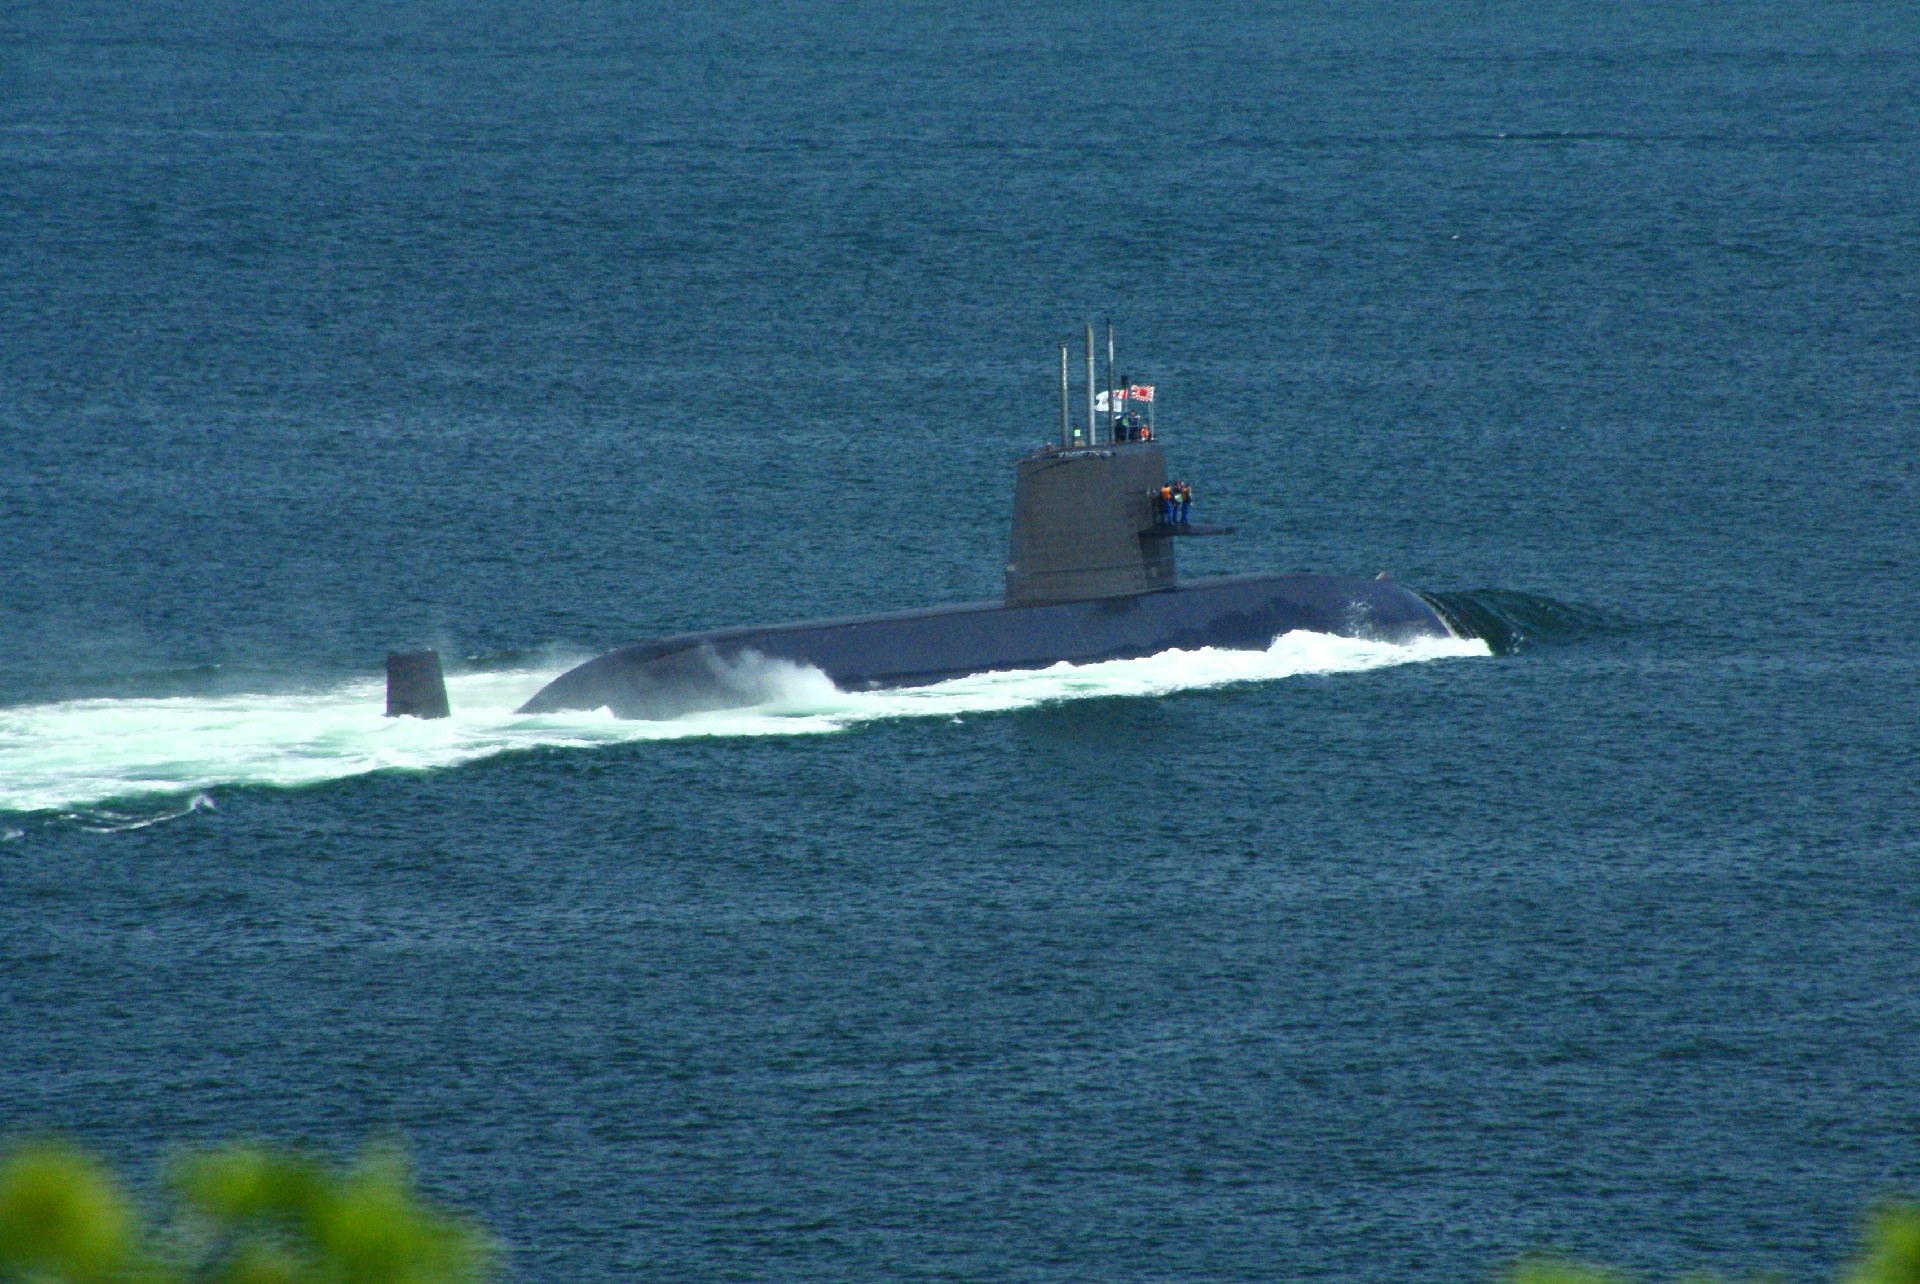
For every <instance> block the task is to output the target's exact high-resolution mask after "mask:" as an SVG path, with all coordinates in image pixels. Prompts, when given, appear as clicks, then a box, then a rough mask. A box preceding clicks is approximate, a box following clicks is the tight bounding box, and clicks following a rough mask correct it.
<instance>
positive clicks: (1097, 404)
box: [1093, 388, 1127, 415]
mask: <svg viewBox="0 0 1920 1284" xmlns="http://www.w3.org/2000/svg"><path fill="white" fill-rule="evenodd" d="M1126 399H1127V390H1126V389H1125V388H1118V389H1115V390H1114V394H1113V409H1115V410H1118V409H1120V403H1121V402H1123V401H1125V400H1126ZM1093 408H1094V409H1095V410H1097V411H1099V412H1100V413H1101V414H1103V415H1104V414H1106V413H1107V393H1106V389H1104V388H1103V389H1101V390H1100V391H1099V392H1096V393H1094V394H1093Z"/></svg>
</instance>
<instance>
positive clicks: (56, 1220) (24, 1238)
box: [0, 1140, 1920, 1284]
mask: <svg viewBox="0 0 1920 1284" xmlns="http://www.w3.org/2000/svg"><path fill="white" fill-rule="evenodd" d="M165 1185H166V1189H167V1190H168V1191H169V1192H171V1193H172V1195H173V1196H174V1197H175V1198H176V1199H177V1201H178V1207H177V1208H176V1209H175V1210H174V1212H173V1215H172V1217H171V1218H170V1219H169V1220H168V1221H166V1222H165V1223H163V1224H162V1226H161V1227H160V1228H159V1229H157V1230H150V1229H148V1228H147V1227H146V1226H145V1225H144V1224H143V1222H142V1219H141V1217H140V1215H139V1212H138V1211H137V1210H136V1209H135V1207H134V1204H133V1202H132V1201H131V1200H130V1199H129V1198H128V1197H127V1196H126V1195H125V1194H124V1193H123V1192H122V1191H121V1189H120V1187H119V1185H118V1183H116V1182H115V1181H114V1179H113V1176H112V1174H110V1173H109V1172H108V1171H107V1170H106V1168H105V1167H104V1166H102V1165H101V1164H100V1163H99V1161H97V1160H95V1159H94V1158H92V1157H91V1156H89V1155H87V1154H85V1153H84V1152H82V1151H80V1150H78V1149H76V1148H75V1147H73V1146H71V1145H69V1144H67V1143H65V1142H62V1141H46V1140H42V1141H27V1142H21V1143H16V1144H14V1145H13V1146H11V1147H10V1148H9V1149H7V1150H6V1151H5V1152H4V1153H0V1284H16V1282H18V1284H473V1282H477V1281H482V1280H486V1279H490V1278H491V1277H492V1275H493V1272H494V1265H495V1262H496V1250H495V1247H494V1243H493V1240H492V1239H491V1238H490V1237H489V1236H488V1235H487V1234H486V1232H484V1231H483V1230H481V1229H480V1228H479V1227H478V1226H476V1225H475V1224H473V1223H471V1222H469V1221H466V1220H465V1219H463V1218H460V1217H458V1216H455V1215H453V1214H451V1213H447V1212H443V1211H441V1210H439V1209H437V1208H435V1207H434V1206H433V1205H431V1204H429V1203H427V1202H426V1201H425V1200H423V1199H422V1198H421V1196H420V1194H419V1192H418V1191H417V1190H416V1189H415V1188H414V1184H413V1174H412V1171H411V1169H410V1168H409V1167H408V1165H407V1162H406V1157H405V1156H404V1155H403V1154H402V1153H401V1152H400V1151H399V1150H398V1149H397V1148H394V1147H390V1146H389V1147H375V1148H372V1149H370V1150H368V1151H367V1152H365V1153H364V1154H363V1155H362V1156H361V1157H360V1159H359V1160H358V1161H357V1162H356V1163H354V1164H352V1165H350V1166H348V1167H346V1168H344V1169H340V1168H336V1167H334V1166H331V1165H329V1164H327V1163H326V1162H324V1161H322V1160H319V1159H316V1158H314V1157H312V1156H309V1155H305V1154H302V1153H300V1152H298V1151H292V1150H285V1149H280V1148H275V1147H270V1146H251V1145H233V1146H222V1147H219V1148H217V1149H213V1150H205V1151H199V1152H196V1153H193V1154H190V1155H188V1156H186V1157H185V1158H183V1159H181V1160H179V1161H178V1162H176V1163H174V1164H172V1165H170V1166H169V1168H168V1171H167V1177H166V1183H165ZM1507 1280H1508V1282H1509V1284H1626V1281H1625V1277H1624V1276H1621V1275H1619V1274H1617V1273H1615V1272H1613V1271H1609V1270H1603V1269H1600V1268H1598V1267H1593V1266H1586V1265H1583V1264H1580V1263H1575V1262H1564V1261H1557V1260H1554V1259H1551V1258H1541V1259H1534V1260H1530V1261H1527V1262H1523V1263H1521V1264H1520V1265H1519V1266H1516V1267H1515V1268H1514V1269H1513V1270H1512V1271H1510V1272H1509V1273H1508V1275H1507ZM1844 1284H1920V1204H1888V1205H1885V1206H1883V1207H1882V1208H1880V1209H1879V1210H1877V1211H1876V1212H1875V1213H1874V1215H1873V1216H1872V1218H1871V1220H1870V1221H1869V1223H1868V1226H1867V1234H1866V1245H1865V1249H1864V1251H1863V1252H1862V1253H1861V1255H1860V1257H1859V1258H1858V1259H1857V1260H1856V1261H1855V1262H1854V1264H1853V1266H1852V1267H1851V1268H1850V1270H1849V1272H1848V1274H1847V1275H1846V1277H1845V1280H1844Z"/></svg>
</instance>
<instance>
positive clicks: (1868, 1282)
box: [1847, 1204, 1920, 1284]
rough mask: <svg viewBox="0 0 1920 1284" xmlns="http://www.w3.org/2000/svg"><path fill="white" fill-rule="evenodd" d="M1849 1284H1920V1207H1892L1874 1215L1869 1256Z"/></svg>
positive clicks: (1855, 1270)
mask: <svg viewBox="0 0 1920 1284" xmlns="http://www.w3.org/2000/svg"><path fill="white" fill-rule="evenodd" d="M1847 1284H1920V1204H1888V1205H1886V1206H1884V1207H1883V1208H1881V1209H1880V1210H1879V1211H1878V1212H1877V1213H1875V1214H1874V1217H1873V1223H1872V1225H1871V1227H1870V1228H1869V1229H1868V1232H1867V1253H1866V1256H1864V1257H1862V1258H1861V1259H1860V1263H1859V1265H1858V1266H1856V1267H1855V1268H1854V1272H1853V1274H1852V1275H1850V1276H1848V1277H1847Z"/></svg>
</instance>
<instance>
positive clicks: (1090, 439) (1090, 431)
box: [1087, 321, 1099, 446]
mask: <svg viewBox="0 0 1920 1284" xmlns="http://www.w3.org/2000/svg"><path fill="white" fill-rule="evenodd" d="M1098 423H1099V420H1097V419H1095V418H1094V417H1093V322H1091V321H1089V322H1087V444H1088V445H1089V446H1091V445H1093V443H1094V441H1095V440H1096V438H1095V428H1096V425H1097V424H1098Z"/></svg>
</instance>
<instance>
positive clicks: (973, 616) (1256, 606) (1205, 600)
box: [521, 575, 1452, 719]
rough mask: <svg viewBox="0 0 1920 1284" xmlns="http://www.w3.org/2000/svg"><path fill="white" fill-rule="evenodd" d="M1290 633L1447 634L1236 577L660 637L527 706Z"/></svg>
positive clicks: (645, 698) (1383, 593)
mask: <svg viewBox="0 0 1920 1284" xmlns="http://www.w3.org/2000/svg"><path fill="white" fill-rule="evenodd" d="M1294 629H1307V630H1310V631H1312V632H1316V633H1332V634H1338V635H1342V636H1348V637H1368V638H1378V639H1381V640H1383V641H1392V642H1404V641H1409V640H1412V639H1414V638H1418V637H1448V636H1451V635H1452V631H1451V630H1450V629H1449V628H1448V627H1447V625H1446V623H1445V621H1443V620H1442V619H1441V617H1440V615H1439V614H1438V613H1437V612H1436V611H1435V610H1434V608H1433V607H1432V606H1431V605H1429V604H1428V602H1427V601H1426V599H1424V598H1422V597H1421V596H1420V595H1419V594H1418V593H1415V592H1413V591H1412V590H1410V589H1406V588H1403V587H1401V586H1400V585H1398V584H1395V583H1393V582H1391V581H1387V580H1371V579H1360V578H1357V577H1347V576H1333V575H1236V576H1225V577H1220V578H1216V579H1206V580H1197V581H1193V582H1191V583H1187V584H1183V585H1181V586H1179V587H1176V588H1169V589H1162V590H1159V591H1156V592H1149V593H1137V594H1129V595H1123V596H1114V597H1101V598H1092V599H1083V600H1077V601H1068V602H1050V603H1034V604H1027V605H1014V606H1009V605H1006V604H1003V603H1000V602H983V603H975V604H970V605H964V606H946V607H933V608H929V609H925V610H918V611H903V612H898V613H892V614H886V615H870V616H862V617H858V618H852V619H838V620H815V621H808V622H803V623H796V624H780V625H773V626H769V627H760V628H740V629H721V630H715V631H711V632H706V633H688V634H681V635H678V636H675V637H667V638H659V639H655V640H653V641H649V642H642V643H638V644H635V645H633V646H628V647H623V648H621V649H620V650H617V651H611V652H608V653H607V654H606V655H603V656H600V657H599V658H598V659H594V660H589V661H587V662H586V663H585V664H582V665H580V666H578V667H576V668H574V669H571V670H569V671H567V672H566V673H563V674H561V675H560V676H559V677H558V678H555V679H554V680H553V681H552V682H550V683H548V684H547V685H546V686H545V687H544V688H542V689H541V690H540V691H539V693H538V694H536V695H535V696H534V697H533V699H531V700H529V701H527V703H526V704H525V705H524V706H522V708H521V712H522V713H548V712H554V711H558V710H566V709H602V708H605V709H610V710H612V712H613V713H614V714H615V715H616V716H618V717H622V718H644V719H660V718H672V717H677V716H679V715H681V714H685V713H691V712H697V711H701V710H708V709H724V708H737V707H741V706H746V705H752V704H759V703H762V702H764V701H766V700H768V699H770V698H772V697H773V696H774V694H775V690H774V684H775V683H776V682H777V681H778V669H779V667H780V666H779V665H778V664H768V663H767V662H768V661H778V662H785V663H786V664H789V665H799V666H806V667H808V668H812V669H817V670H819V671H820V672H821V673H823V674H825V675H826V676H827V677H828V678H830V679H831V680H832V681H833V684H834V685H835V686H837V687H839V688H840V689H842V690H847V691H858V690H873V689H877V688H882V687H908V686H923V685H926V684H928V683H932V682H941V681H944V680H946V679H949V678H957V677H964V676H966V675H968V674H972V673H987V672H993V671H996V670H1007V669H1040V668H1046V667H1047V666H1049V665H1053V664H1058V663H1061V662H1063V661H1065V662H1069V663H1073V664H1088V663H1093V662H1096V661H1101V660H1127V659H1137V658H1139V657H1141V656H1146V655H1153V654H1156V653H1158V652H1161V651H1169V650H1175V649H1180V650H1193V649H1196V648H1199V647H1224V648H1230V649H1235V650H1264V649H1266V648H1267V647H1268V646H1269V645H1271V644H1272V642H1273V640H1274V639H1275V638H1277V637H1280V636H1281V635H1282V634H1285V633H1289V632H1291V631H1293V630H1294Z"/></svg>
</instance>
